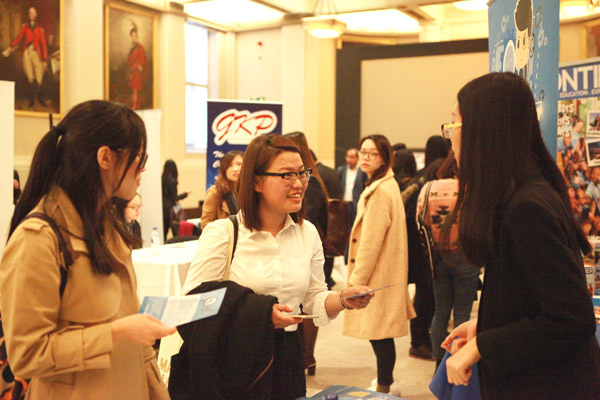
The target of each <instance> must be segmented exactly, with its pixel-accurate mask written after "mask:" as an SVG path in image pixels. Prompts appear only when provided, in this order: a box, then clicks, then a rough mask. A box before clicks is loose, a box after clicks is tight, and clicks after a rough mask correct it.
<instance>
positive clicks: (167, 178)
mask: <svg viewBox="0 0 600 400" xmlns="http://www.w3.org/2000/svg"><path fill="white" fill-rule="evenodd" d="M177 176H178V174H177V164H175V161H173V160H167V161H165V165H164V167H163V172H162V204H163V229H164V238H165V240H166V239H167V233H169V228H170V227H171V212H172V210H173V207H174V206H175V205H176V204H177V202H178V201H179V200H183V199H185V198H186V197H187V196H188V194H190V193H191V192H190V191H187V192H183V193H180V194H177V183H178V181H177ZM177 233H178V232H173V236H176V235H177Z"/></svg>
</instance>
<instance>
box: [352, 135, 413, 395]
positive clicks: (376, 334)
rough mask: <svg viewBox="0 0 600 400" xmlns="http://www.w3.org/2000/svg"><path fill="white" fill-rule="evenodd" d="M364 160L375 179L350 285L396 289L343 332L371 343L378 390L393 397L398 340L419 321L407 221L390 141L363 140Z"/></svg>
mask: <svg viewBox="0 0 600 400" xmlns="http://www.w3.org/2000/svg"><path fill="white" fill-rule="evenodd" d="M359 155H360V164H359V165H360V168H361V170H362V171H363V172H365V173H366V174H367V175H368V176H369V180H368V181H367V187H366V188H365V190H364V191H363V193H362V194H361V196H360V200H359V201H358V212H357V215H356V219H355V220H354V226H353V227H352V233H351V236H350V237H351V239H350V250H349V257H348V258H349V263H348V286H356V285H365V286H369V287H372V288H379V287H382V286H387V285H394V286H393V287H391V288H388V289H385V290H382V291H380V292H378V293H377V296H375V297H374V298H373V300H371V306H370V307H369V308H366V309H364V310H360V311H356V312H353V313H348V314H346V316H345V321H344V329H343V333H344V335H347V336H353V337H357V338H361V339H368V340H370V342H371V345H372V346H373V350H374V352H375V356H376V358H377V391H378V392H384V393H389V391H390V386H391V384H392V383H393V381H394V378H393V374H392V373H393V370H394V364H395V363H396V350H395V347H394V339H393V338H395V337H401V336H406V335H407V334H408V324H407V322H408V320H409V319H411V318H414V317H415V316H416V314H415V311H414V309H413V306H412V303H411V300H410V297H409V295H408V288H407V285H408V242H407V236H406V217H405V214H404V206H403V205H402V197H401V195H400V189H399V188H398V184H397V183H396V181H395V180H394V173H393V172H392V169H391V165H392V148H391V145H390V142H389V141H388V139H387V138H386V137H385V136H382V135H371V136H367V137H365V138H363V139H362V140H361V142H360V151H359Z"/></svg>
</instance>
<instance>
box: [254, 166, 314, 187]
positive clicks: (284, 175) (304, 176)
mask: <svg viewBox="0 0 600 400" xmlns="http://www.w3.org/2000/svg"><path fill="white" fill-rule="evenodd" d="M310 174H312V169H310V168H307V169H303V170H302V171H300V172H259V173H257V174H256V175H258V176H278V177H280V178H281V179H283V180H284V181H286V182H289V183H293V182H295V181H296V179H300V182H301V183H302V184H305V183H307V182H308V181H309V180H310Z"/></svg>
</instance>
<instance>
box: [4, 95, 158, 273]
mask: <svg viewBox="0 0 600 400" xmlns="http://www.w3.org/2000/svg"><path fill="white" fill-rule="evenodd" d="M102 146H108V147H109V148H110V149H111V150H113V151H115V152H116V154H117V159H118V164H121V163H123V162H124V163H125V169H124V170H123V174H122V175H121V178H120V180H119V183H118V185H117V187H118V186H119V185H121V183H122V182H123V179H124V178H125V174H126V173H127V170H128V169H129V167H130V166H131V164H132V163H133V161H134V160H135V158H136V157H137V155H138V154H139V152H140V151H142V157H141V159H142V160H143V159H145V156H146V129H145V127H144V122H143V121H142V119H141V118H140V117H139V116H138V115H137V114H136V113H135V112H134V111H133V110H131V109H130V108H127V107H125V106H123V105H119V104H116V103H111V102H108V101H103V100H91V101H86V102H83V103H80V104H78V105H76V106H75V107H73V108H72V109H71V110H70V111H69V112H68V113H67V115H65V117H64V118H63V119H62V121H61V122H60V123H59V124H58V125H57V126H56V127H54V128H52V129H50V131H49V132H47V133H46V134H45V135H44V137H42V140H41V141H40V143H39V144H38V146H37V148H36V150H35V153H34V155H33V159H32V161H31V170H30V173H29V178H28V179H27V184H26V185H25V188H24V189H23V193H22V195H21V198H20V200H19V202H18V203H17V206H16V207H15V211H14V213H13V216H12V220H11V223H10V231H9V238H10V235H12V233H13V232H14V231H15V229H16V228H17V226H18V225H19V223H20V222H21V220H23V218H24V217H25V216H26V215H27V214H29V212H31V210H33V208H34V207H36V206H37V204H38V203H39V202H40V201H41V200H42V198H43V197H44V196H45V195H46V194H48V193H49V192H50V190H51V189H52V187H54V186H58V187H59V188H61V189H62V190H63V191H64V192H65V193H66V194H67V196H68V197H69V199H70V200H71V202H72V203H73V206H74V207H75V209H76V210H77V212H78V213H79V216H80V217H81V220H82V222H83V231H84V235H85V236H84V237H83V238H81V239H83V240H85V242H86V245H87V247H88V251H89V253H90V260H91V263H92V268H93V270H94V272H96V273H99V274H104V275H108V274H110V273H111V272H113V270H114V266H115V265H116V264H117V260H116V259H115V258H114V257H113V256H112V254H111V253H110V251H109V250H108V248H107V247H106V244H105V243H104V241H103V240H102V238H103V236H104V222H105V221H107V220H108V221H109V223H110V224H111V225H112V226H113V227H114V228H115V229H116V230H117V232H118V233H119V234H120V235H121V237H122V238H123V240H125V242H126V243H127V244H129V245H131V242H130V240H129V238H130V235H129V234H128V233H127V231H126V230H125V228H124V227H123V226H122V224H119V223H118V222H117V217H116V215H115V209H114V206H113V204H112V202H110V201H109V199H110V198H111V197H112V196H113V193H108V194H107V193H104V188H103V186H102V181H101V178H100V168H99V166H98V161H97V153H98V149H99V148H100V147H102ZM140 166H141V165H140ZM138 168H139V167H138ZM68 233H69V234H73V233H71V232H68Z"/></svg>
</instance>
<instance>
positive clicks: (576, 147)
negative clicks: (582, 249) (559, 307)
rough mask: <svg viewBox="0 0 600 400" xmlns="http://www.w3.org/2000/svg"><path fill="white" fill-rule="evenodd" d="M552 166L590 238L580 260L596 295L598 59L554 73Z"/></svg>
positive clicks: (599, 247)
mask: <svg viewBox="0 0 600 400" xmlns="http://www.w3.org/2000/svg"><path fill="white" fill-rule="evenodd" d="M558 98H559V100H558V124H557V127H558V130H557V147H556V148H557V152H556V156H557V157H556V158H557V164H558V167H559V169H560V170H561V171H562V173H563V175H564V177H565V181H566V182H567V186H568V187H569V199H570V201H571V211H572V212H573V215H574V216H575V219H576V220H577V222H578V223H579V224H580V226H581V228H582V229H583V231H584V232H585V233H586V234H587V235H588V236H589V237H590V242H591V243H592V245H593V246H594V257H595V258H596V260H595V261H594V260H591V259H590V260H588V259H586V260H585V269H586V276H587V280H588V288H589V289H590V292H594V294H597V295H600V274H599V273H600V207H599V202H600V58H593V59H587V60H585V61H578V62H574V63H568V64H561V65H560V67H559V73H558Z"/></svg>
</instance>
